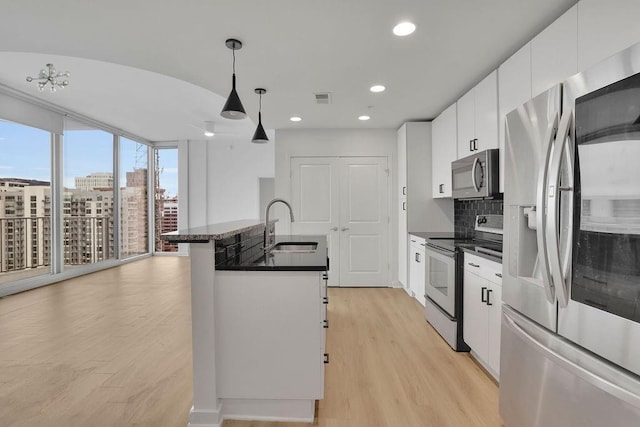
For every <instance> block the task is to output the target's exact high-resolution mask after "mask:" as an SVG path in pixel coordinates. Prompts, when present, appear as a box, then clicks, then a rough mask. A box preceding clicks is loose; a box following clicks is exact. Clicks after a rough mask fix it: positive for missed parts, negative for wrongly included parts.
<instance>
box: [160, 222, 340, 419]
mask: <svg viewBox="0 0 640 427" xmlns="http://www.w3.org/2000/svg"><path fill="white" fill-rule="evenodd" d="M264 228H265V227H264V223H262V222H260V221H257V220H244V221H234V222H229V223H224V224H215V225H209V226H205V227H197V228H193V229H187V230H179V231H176V232H172V233H167V234H165V235H163V238H164V239H166V240H169V241H173V242H181V243H189V244H190V257H191V309H192V334H193V337H192V338H193V407H192V409H191V413H190V417H189V425H190V426H219V425H221V423H222V421H223V420H224V419H225V418H226V419H251V420H280V421H299V422H311V421H313V417H314V409H315V400H316V399H321V398H322V397H323V389H324V364H325V363H326V362H328V356H327V355H326V353H325V348H324V342H325V331H326V328H327V327H328V320H327V318H326V304H327V303H328V299H327V295H326V271H327V269H328V258H327V242H326V237H325V236H276V239H275V247H274V250H273V251H272V252H268V253H265V251H264V248H263V233H264ZM279 243H285V244H286V245H278V244H279ZM300 243H303V244H304V243H314V244H315V246H308V245H307V246H305V245H302V246H301V245H300Z"/></svg>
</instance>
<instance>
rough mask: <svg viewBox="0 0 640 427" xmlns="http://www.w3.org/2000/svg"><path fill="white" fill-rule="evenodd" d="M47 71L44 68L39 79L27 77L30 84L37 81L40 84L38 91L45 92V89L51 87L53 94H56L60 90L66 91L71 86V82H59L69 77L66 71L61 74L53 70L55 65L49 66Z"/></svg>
mask: <svg viewBox="0 0 640 427" xmlns="http://www.w3.org/2000/svg"><path fill="white" fill-rule="evenodd" d="M46 67H47V68H46V69H45V68H43V69H42V70H40V74H38V77H31V76H29V77H27V81H28V82H32V81H34V80H35V81H36V82H37V83H38V90H39V91H40V92H42V91H44V89H45V87H47V85H49V89H50V90H51V92H55V91H56V90H58V89H64V88H65V87H66V86H68V85H69V80H58V79H62V78H63V77H69V72H68V71H65V72H64V73H59V72H58V71H56V69H55V68H53V64H47V65H46Z"/></svg>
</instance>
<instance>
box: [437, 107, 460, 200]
mask: <svg viewBox="0 0 640 427" xmlns="http://www.w3.org/2000/svg"><path fill="white" fill-rule="evenodd" d="M431 131H432V134H431V135H432V137H431V144H432V145H431V153H432V154H431V156H432V157H431V174H432V175H431V182H432V187H433V191H432V196H433V198H434V199H437V198H445V197H446V198H451V162H453V161H454V160H456V159H457V158H458V145H457V127H456V104H455V103H454V104H452V105H451V106H449V108H447V109H446V110H444V111H443V112H442V113H441V114H440V115H439V116H438V117H436V118H435V119H434V120H433V127H432V128H431Z"/></svg>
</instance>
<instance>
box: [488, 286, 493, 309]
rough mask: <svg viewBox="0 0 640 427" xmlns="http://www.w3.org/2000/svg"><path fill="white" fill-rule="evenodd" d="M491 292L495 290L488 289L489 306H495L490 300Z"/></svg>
mask: <svg viewBox="0 0 640 427" xmlns="http://www.w3.org/2000/svg"><path fill="white" fill-rule="evenodd" d="M491 292H493V289H487V305H493V304H492V303H491V301H490V299H489V297H490V296H491Z"/></svg>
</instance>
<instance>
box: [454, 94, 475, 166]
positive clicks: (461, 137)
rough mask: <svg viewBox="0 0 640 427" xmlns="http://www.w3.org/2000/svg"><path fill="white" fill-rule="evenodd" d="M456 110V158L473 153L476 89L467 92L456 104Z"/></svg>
mask: <svg viewBox="0 0 640 427" xmlns="http://www.w3.org/2000/svg"><path fill="white" fill-rule="evenodd" d="M457 110H458V158H460V157H466V156H468V155H469V154H471V153H472V152H473V140H474V139H475V137H476V88H475V87H474V88H473V89H471V90H470V91H469V92H467V93H466V94H465V95H464V96H463V97H462V98H460V99H458V102H457Z"/></svg>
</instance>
